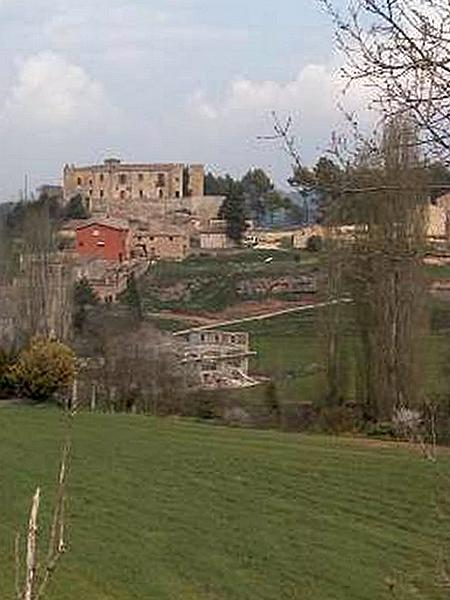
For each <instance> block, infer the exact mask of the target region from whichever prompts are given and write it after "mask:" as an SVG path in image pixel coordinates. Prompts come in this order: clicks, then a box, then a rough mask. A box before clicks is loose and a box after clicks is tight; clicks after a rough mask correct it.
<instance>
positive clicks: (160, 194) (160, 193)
mask: <svg viewBox="0 0 450 600" xmlns="http://www.w3.org/2000/svg"><path fill="white" fill-rule="evenodd" d="M163 196H164V192H163V191H162V190H159V197H160V198H162V197H163Z"/></svg>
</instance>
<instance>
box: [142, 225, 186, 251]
mask: <svg viewBox="0 0 450 600" xmlns="http://www.w3.org/2000/svg"><path fill="white" fill-rule="evenodd" d="M133 251H134V254H135V256H140V257H143V258H146V259H150V260H155V259H163V260H183V259H184V258H186V256H187V255H188V254H189V251H190V239H189V234H188V233H187V232H186V231H184V230H183V229H181V228H179V227H175V226H174V225H169V224H166V223H160V224H156V223H153V224H152V226H150V227H146V228H140V229H138V230H136V231H135V232H134V235H133Z"/></svg>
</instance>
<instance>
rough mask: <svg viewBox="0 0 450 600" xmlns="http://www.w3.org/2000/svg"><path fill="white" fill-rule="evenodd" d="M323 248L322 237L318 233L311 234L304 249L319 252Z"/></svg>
mask: <svg viewBox="0 0 450 600" xmlns="http://www.w3.org/2000/svg"><path fill="white" fill-rule="evenodd" d="M322 248H323V239H322V236H320V235H312V236H311V237H309V238H308V239H307V241H306V249H307V250H309V252H320V251H321V250H322Z"/></svg>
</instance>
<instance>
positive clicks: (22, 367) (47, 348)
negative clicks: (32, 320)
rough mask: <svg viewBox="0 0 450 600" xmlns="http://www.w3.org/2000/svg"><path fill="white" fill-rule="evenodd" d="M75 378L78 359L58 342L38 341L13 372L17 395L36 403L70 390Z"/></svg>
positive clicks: (41, 338)
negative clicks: (69, 387)
mask: <svg viewBox="0 0 450 600" xmlns="http://www.w3.org/2000/svg"><path fill="white" fill-rule="evenodd" d="M74 374H75V355H74V353H73V352H72V350H71V349H70V348H68V347H67V346H65V345H64V344H62V343H60V342H57V341H55V340H50V339H48V338H45V337H35V338H33V339H32V340H31V342H30V344H29V346H28V347H27V348H25V349H24V350H22V352H21V353H20V354H19V357H18V359H17V361H16V362H15V363H14V364H13V365H12V367H11V368H10V370H9V377H8V379H9V380H10V381H11V383H12V384H13V385H14V387H15V388H16V390H17V392H18V393H20V394H21V395H23V396H24V397H27V398H31V399H32V400H34V401H36V402H42V401H44V400H48V399H50V398H52V397H53V396H54V395H55V394H56V393H57V392H60V391H62V390H64V389H65V388H67V386H68V385H69V384H70V383H71V382H72V380H73V377H74Z"/></svg>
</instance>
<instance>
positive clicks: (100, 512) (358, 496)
mask: <svg viewBox="0 0 450 600" xmlns="http://www.w3.org/2000/svg"><path fill="white" fill-rule="evenodd" d="M0 425H1V427H0V473H1V478H0V507H1V519H0V598H2V599H3V598H5V599H6V598H13V558H12V541H13V537H14V533H15V531H16V530H17V529H20V528H21V529H22V530H24V528H25V524H26V514H27V509H28V503H29V498H30V496H31V494H32V491H33V489H34V486H35V485H36V484H37V483H39V484H40V485H42V487H43V493H44V498H43V510H44V516H45V517H46V518H45V520H44V522H43V523H42V525H43V527H42V529H41V532H42V533H41V535H44V531H45V525H46V523H47V522H48V510H49V506H50V505H51V501H52V496H53V491H54V487H53V482H54V476H55V472H56V467H57V462H58V456H59V447H60V442H61V439H62V436H63V431H64V426H63V422H62V416H61V414H60V413H59V412H57V411H53V410H48V409H21V410H20V409H17V408H16V409H12V408H4V409H2V410H1V411H0ZM73 444H74V453H73V461H72V465H71V472H70V490H69V493H70V504H69V532H68V533H69V538H70V544H69V552H68V554H67V555H66V556H65V557H64V559H63V563H62V564H61V565H60V570H59V571H58V572H57V574H56V577H55V580H54V582H53V585H52V587H51V590H50V594H49V596H48V599H49V600H56V599H58V600H80V599H83V600H84V599H89V600H97V599H101V600H131V599H141V600H142V599H149V600H150V599H157V600H169V599H170V600H172V599H178V598H180V599H181V598H183V599H185V600H186V599H187V600H190V599H192V600H194V599H195V600H202V599H205V600H206V599H207V600H225V599H226V600H284V599H286V600H287V599H290V600H293V599H301V600H313V599H314V600H365V599H367V600H380V599H382V598H393V597H395V598H421V599H432V598H433V599H434V598H436V599H437V598H444V597H445V593H447V592H445V589H444V588H443V587H441V586H440V583H441V582H440V580H439V578H438V571H439V557H440V556H441V555H443V556H447V555H448V554H447V553H448V551H450V548H449V547H448V546H447V544H446V538H447V532H448V531H450V517H446V516H445V510H439V514H440V515H441V519H443V520H440V521H438V520H437V514H438V512H437V510H436V508H437V504H436V500H437V501H438V506H439V508H440V509H442V508H445V504H446V502H448V497H449V494H448V490H447V487H446V483H445V482H446V481H447V476H448V475H449V469H450V457H449V456H448V455H447V454H445V453H443V456H442V457H441V459H440V460H439V461H438V463H437V465H435V464H431V463H427V462H426V461H424V460H423V459H422V458H421V457H420V456H418V455H417V454H416V453H415V452H413V451H411V450H410V449H407V448H398V447H395V446H388V445H381V444H379V443H369V442H367V441H364V440H352V439H337V438H331V437H329V438H327V437H306V436H298V435H288V434H281V433H273V432H255V431H243V430H238V429H225V428H220V427H212V426H205V425H201V424H196V423H191V422H186V421H180V420H156V419H152V418H145V417H131V416H114V415H88V414H86V415H79V416H77V417H76V419H75V422H74V430H73ZM437 483H439V484H440V486H441V487H440V491H439V494H438V495H436V489H437V488H436V484H437ZM441 501H442V504H441Z"/></svg>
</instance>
